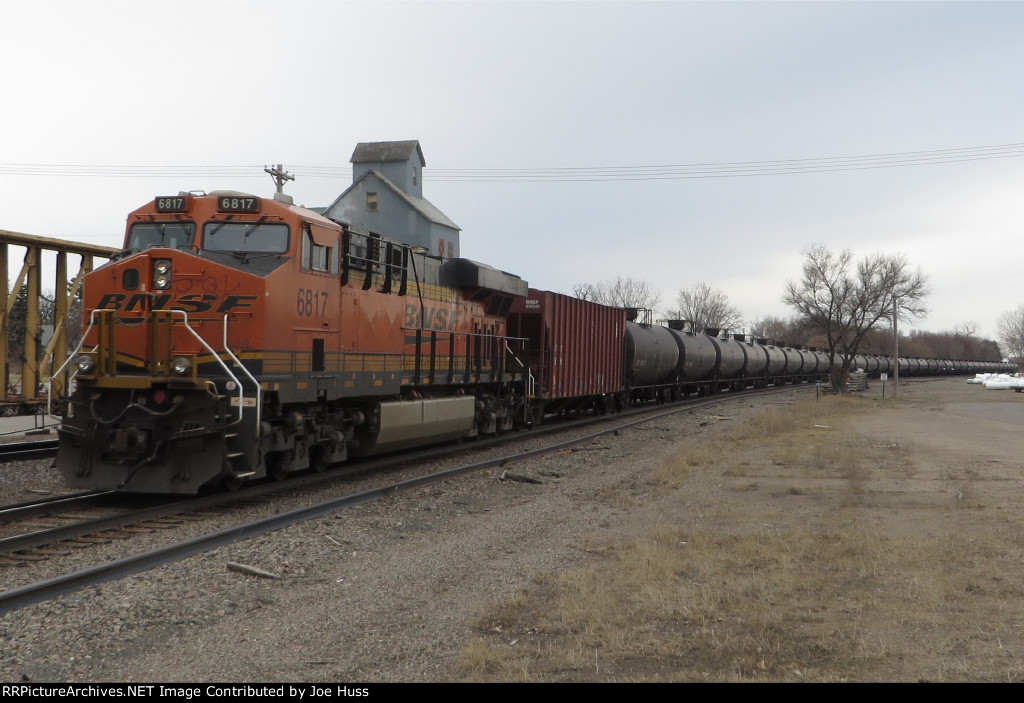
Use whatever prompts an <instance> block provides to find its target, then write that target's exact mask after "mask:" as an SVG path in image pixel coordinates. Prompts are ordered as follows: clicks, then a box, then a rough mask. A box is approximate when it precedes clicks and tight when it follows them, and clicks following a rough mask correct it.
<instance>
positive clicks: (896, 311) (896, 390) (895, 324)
mask: <svg viewBox="0 0 1024 703" xmlns="http://www.w3.org/2000/svg"><path fill="white" fill-rule="evenodd" d="M899 318H900V306H899V301H898V300H897V299H896V295H895V294H893V296H892V331H893V334H894V335H895V336H896V368H895V370H894V371H893V379H894V380H895V384H894V385H893V387H892V397H893V399H896V398H899V397H900V328H899Z"/></svg>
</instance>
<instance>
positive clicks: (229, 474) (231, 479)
mask: <svg viewBox="0 0 1024 703" xmlns="http://www.w3.org/2000/svg"><path fill="white" fill-rule="evenodd" d="M223 471H224V474H225V476H224V478H222V479H221V480H220V485H221V486H222V487H223V488H224V490H225V491H228V492H229V493H230V492H234V491H237V490H238V489H239V488H241V487H242V484H243V483H245V481H244V480H243V479H240V478H238V477H237V476H235V475H233V471H234V469H233V468H232V466H231V462H230V461H228V460H227V458H225V459H224V468H223Z"/></svg>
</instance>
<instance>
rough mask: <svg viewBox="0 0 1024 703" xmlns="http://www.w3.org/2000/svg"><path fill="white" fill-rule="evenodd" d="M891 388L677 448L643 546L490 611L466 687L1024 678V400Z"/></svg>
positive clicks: (931, 387)
mask: <svg viewBox="0 0 1024 703" xmlns="http://www.w3.org/2000/svg"><path fill="white" fill-rule="evenodd" d="M893 390H894V389H893V384H892V382H891V381H890V382H888V383H887V384H886V386H885V388H884V393H885V398H884V400H883V387H882V384H881V382H879V381H875V382H872V383H871V385H870V388H869V389H868V391H866V392H864V393H855V394H851V396H850V397H849V398H842V397H835V396H821V397H820V398H818V399H815V397H814V396H812V397H811V400H810V401H808V402H804V403H801V404H799V405H798V406H792V405H787V404H778V405H773V404H772V403H770V402H769V403H766V404H765V405H764V406H763V407H759V408H757V409H751V412H752V413H753V414H752V415H751V414H747V415H745V416H744V417H738V416H734V417H729V418H721V419H722V420H723V422H719V423H713V424H715V425H717V428H715V430H714V431H712V427H711V424H712V423H709V426H708V428H707V429H708V430H709V431H708V433H707V436H706V437H704V438H696V437H693V438H687V439H685V440H682V441H679V442H677V443H676V444H675V446H674V447H673V449H672V451H671V452H670V453H669V455H668V456H666V458H665V459H664V462H663V464H662V466H661V467H660V468H655V469H654V471H653V473H652V474H651V476H652V480H651V481H650V482H649V483H648V486H649V485H650V484H651V483H653V484H654V485H657V486H658V487H659V490H658V491H656V492H653V493H652V492H651V491H650V488H649V487H648V488H647V489H646V490H644V489H643V488H641V489H640V490H639V491H638V492H637V495H638V496H640V495H642V496H643V502H642V503H641V502H639V501H638V502H637V503H636V504H634V505H632V506H630V508H629V510H628V512H629V513H630V518H629V521H630V525H631V530H630V533H629V534H623V535H622V536H620V537H617V538H615V539H613V540H608V541H604V542H601V541H596V542H595V543H594V544H593V545H592V547H593V551H594V552H595V553H604V554H605V555H607V556H606V557H605V558H604V559H603V560H600V561H598V562H596V563H593V564H591V565H588V566H587V567H586V568H585V569H578V570H574V571H573V572H571V573H570V572H564V573H562V574H559V575H557V576H552V577H550V578H542V579H538V580H537V585H536V586H534V587H531V588H529V589H526V590H524V591H523V592H522V593H521V594H520V595H519V596H518V598H517V599H516V600H514V601H509V602H506V603H504V604H502V605H501V606H499V607H496V608H494V609H493V610H492V615H491V617H490V618H489V619H485V620H484V621H483V622H484V625H482V626H481V628H480V635H481V637H480V639H479V640H477V642H476V644H475V645H474V647H473V648H472V649H470V648H467V649H466V650H465V652H464V656H463V665H464V669H463V671H464V673H467V675H468V677H469V678H471V679H477V680H480V679H482V680H509V679H512V680H516V679H518V680H563V681H565V680H567V681H580V680H587V681H593V680H610V681H897V682H898V681H971V682H974V681H1021V680H1024V598H1022V596H1024V585H1022V584H1024V529H1022V528H1024V434H1022V433H1021V427H1022V426H1024V394H1018V393H1014V392H1012V391H990V390H986V389H985V388H984V387H982V386H978V385H972V384H967V383H965V380H964V379H962V378H960V379H942V380H910V381H906V382H905V383H904V384H903V385H901V387H900V388H899V393H898V399H894V398H893ZM713 419H714V418H712V420H713ZM725 425H731V427H729V429H726V430H724V431H719V430H720V428H721V427H722V426H725ZM654 495H656V496H657V499H656V500H654V501H651V500H650V499H651V497H652V496H654ZM488 628H491V629H492V630H493V631H492V632H488V631H487V629H488ZM534 633H536V634H534ZM541 640H543V645H541V644H540V643H541ZM508 642H517V643H518V644H517V645H516V647H517V648H518V650H519V651H516V648H512V647H509V646H508ZM524 642H526V643H530V642H536V646H534V647H532V648H531V647H530V646H529V645H528V646H526V647H524V646H523V643H524ZM588 657H589V662H590V663H589V664H586V663H585V662H587V661H588Z"/></svg>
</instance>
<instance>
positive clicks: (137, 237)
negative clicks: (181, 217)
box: [125, 222, 196, 249]
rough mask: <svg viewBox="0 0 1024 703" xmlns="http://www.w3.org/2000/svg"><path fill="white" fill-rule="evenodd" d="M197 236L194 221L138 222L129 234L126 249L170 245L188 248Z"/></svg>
mask: <svg viewBox="0 0 1024 703" xmlns="http://www.w3.org/2000/svg"><path fill="white" fill-rule="evenodd" d="M195 236H196V225H195V223H194V222H137V223H136V224H134V225H132V228H131V231H130V232H129V234H128V246H127V247H125V248H126V249H149V248H150V247H170V248H171V249H187V248H188V247H190V246H192V240H193V239H195Z"/></svg>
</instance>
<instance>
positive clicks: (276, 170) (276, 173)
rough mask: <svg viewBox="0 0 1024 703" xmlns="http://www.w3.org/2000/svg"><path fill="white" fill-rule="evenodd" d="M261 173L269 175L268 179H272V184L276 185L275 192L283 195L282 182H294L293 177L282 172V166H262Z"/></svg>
mask: <svg viewBox="0 0 1024 703" xmlns="http://www.w3.org/2000/svg"><path fill="white" fill-rule="evenodd" d="M263 171H264V172H265V173H269V174H270V177H271V178H273V179H274V183H275V184H276V185H277V192H278V193H279V194H281V195H284V182H285V181H294V180H295V176H293V175H292V174H290V173H288V172H287V171H285V170H284V166H282V165H281V164H278V165H277V166H276V167H274V166H264V167H263Z"/></svg>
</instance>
